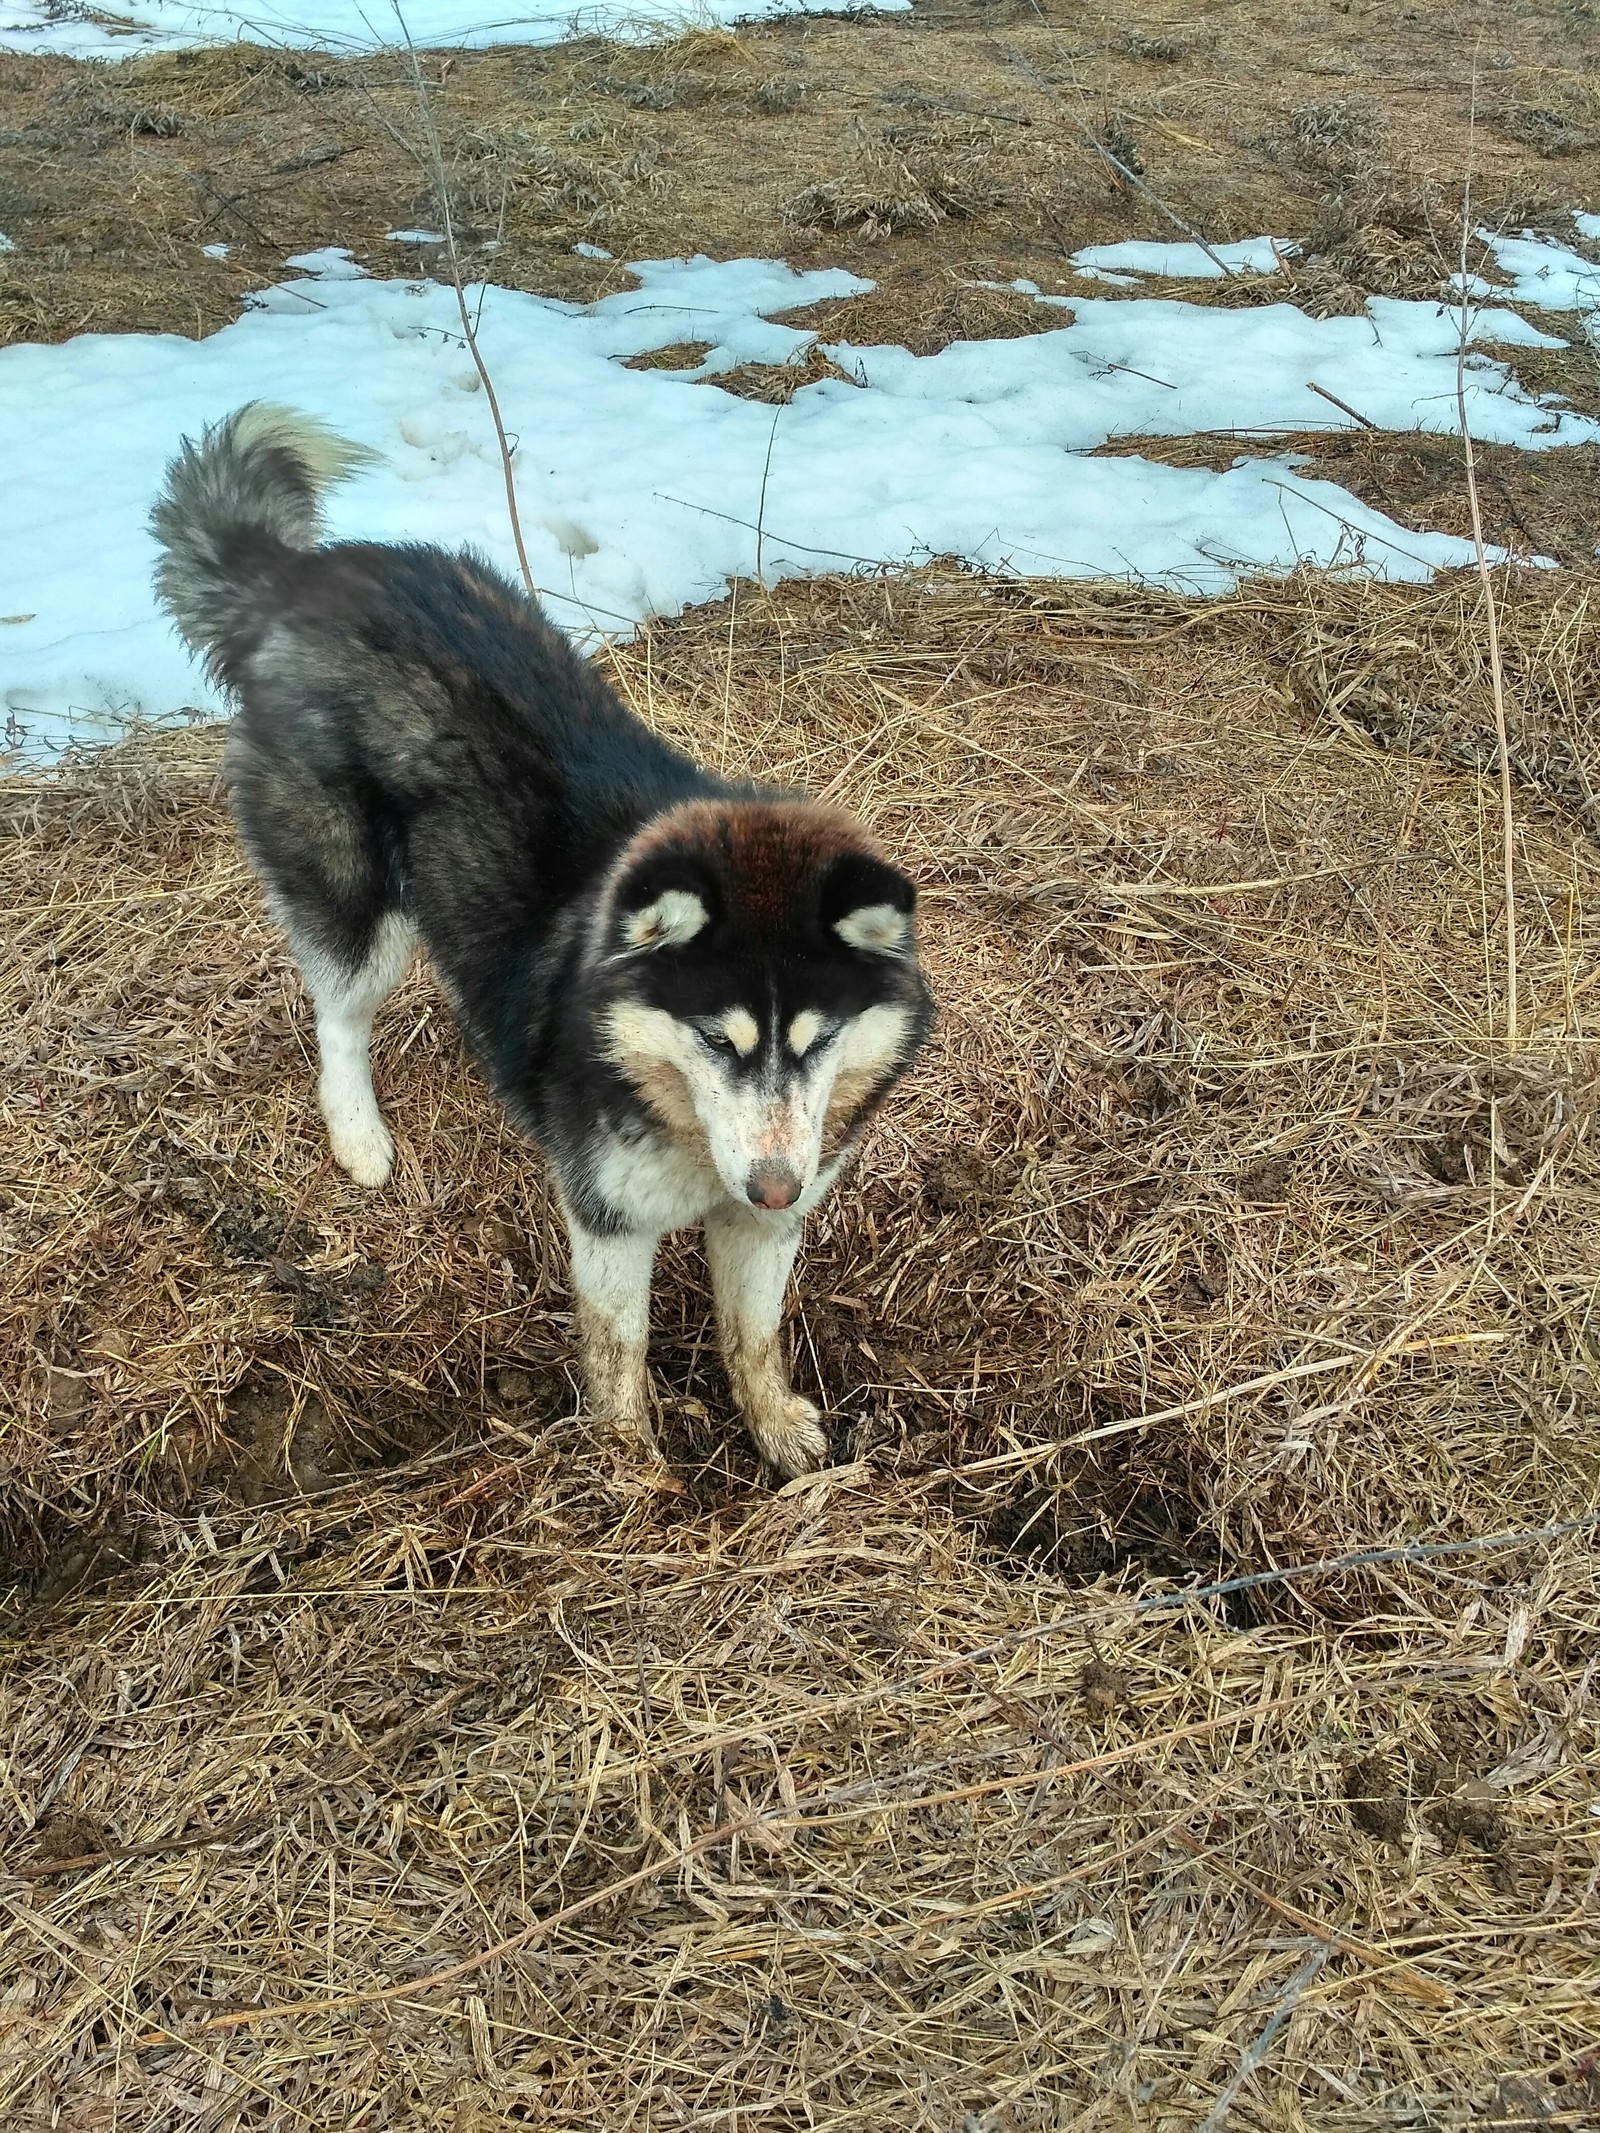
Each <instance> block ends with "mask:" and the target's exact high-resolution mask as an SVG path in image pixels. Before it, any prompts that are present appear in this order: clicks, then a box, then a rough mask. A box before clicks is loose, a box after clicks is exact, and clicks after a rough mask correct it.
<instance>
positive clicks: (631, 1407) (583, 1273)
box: [566, 1213, 661, 1455]
mask: <svg viewBox="0 0 1600 2133" xmlns="http://www.w3.org/2000/svg"><path fill="white" fill-rule="evenodd" d="M566 1220H567V1235H568V1237H569V1239H570V1240H571V1244H572V1288H573V1294H574V1297H575V1299H576V1302H577V1307H578V1345H579V1349H580V1352H581V1355H582V1359H583V1377H584V1383H585V1385H586V1386H587V1388H588V1393H589V1401H590V1404H591V1406H593V1408H594V1409H595V1411H596V1412H597V1413H598V1414H600V1415H603V1416H604V1417H605V1418H606V1420H607V1421H609V1422H610V1423H611V1424H612V1425H613V1426H614V1427H615V1428H616V1429H617V1431H618V1432H619V1433H620V1434H621V1435H622V1436H624V1437H627V1438H629V1439H630V1440H631V1441H632V1442H633V1443H635V1444H636V1445H637V1446H638V1447H639V1449H640V1450H641V1451H643V1452H646V1453H649V1454H651V1455H654V1453H655V1449H656V1440H655V1431H654V1430H653V1429H652V1428H651V1426H650V1375H649V1371H648V1369H647V1368H646V1365H645V1349H646V1346H647V1344H648V1341H649V1337H650V1275H651V1270H652V1269H653V1267H654V1265H655V1257H656V1246H657V1245H658V1244H659V1243H660V1241H661V1240H660V1238H659V1237H653V1236H641V1235H639V1234H637V1233H634V1232H628V1231H624V1232H623V1233H622V1234H620V1235H618V1236H613V1237H602V1236H597V1235H596V1234H595V1232H594V1231H593V1230H591V1229H585V1228H584V1226H583V1224H582V1223H581V1222H579V1221H578V1220H577V1219H576V1218H575V1217H574V1216H573V1215H571V1214H570V1213H569V1214H568V1215H567V1218H566Z"/></svg>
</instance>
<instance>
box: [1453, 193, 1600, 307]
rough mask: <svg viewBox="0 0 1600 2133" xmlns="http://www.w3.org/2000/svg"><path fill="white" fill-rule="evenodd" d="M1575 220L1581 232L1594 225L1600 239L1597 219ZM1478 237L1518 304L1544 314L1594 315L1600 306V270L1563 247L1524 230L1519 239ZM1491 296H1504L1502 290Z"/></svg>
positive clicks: (1487, 232) (1483, 234)
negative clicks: (1575, 313)
mask: <svg viewBox="0 0 1600 2133" xmlns="http://www.w3.org/2000/svg"><path fill="white" fill-rule="evenodd" d="M1574 219H1575V220H1576V222H1577V224H1578V226H1579V228H1580V230H1581V229H1582V228H1583V225H1584V223H1585V222H1593V223H1594V224H1595V225H1596V231H1595V233H1596V234H1597V235H1600V216H1595V215H1578V216H1576V217H1575V218H1574ZM1588 234H1589V232H1588V231H1584V235H1585V236H1587V235H1588ZM1478 235H1479V236H1480V237H1481V238H1482V239H1483V241H1484V243H1485V244H1486V245H1487V246H1488V247H1489V250H1490V251H1491V252H1492V253H1493V254H1494V263H1495V265H1496V266H1497V267H1498V268H1499V269H1500V271H1501V273H1502V274H1504V275H1507V276H1508V277H1509V279H1510V281H1511V289H1510V291H1509V293H1510V295H1511V296H1512V297H1513V298H1514V299H1515V300H1516V302H1518V303H1519V304H1533V305H1534V306H1535V307H1536V308H1538V309H1540V310H1543V311H1593V310H1594V309H1595V308H1596V307H1597V306H1600V267H1597V266H1596V265H1595V263H1594V261H1593V260H1592V259H1583V258H1580V257H1579V255H1578V254H1577V253H1576V252H1571V251H1568V249H1567V247H1566V246H1565V245H1562V244H1552V243H1551V242H1550V240H1549V239H1548V238H1545V237H1535V236H1533V235H1531V234H1530V233H1529V232H1528V231H1526V230H1525V231H1524V232H1523V234H1522V235H1521V236H1520V237H1498V236H1496V235H1495V233H1494V231H1493V230H1479V232H1478ZM1480 286H1481V285H1480ZM1494 293H1495V294H1496V295H1497V296H1504V295H1506V294H1507V292H1506V291H1505V290H1503V289H1499V290H1496V291H1495V292H1494Z"/></svg>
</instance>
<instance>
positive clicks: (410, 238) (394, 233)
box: [383, 230, 444, 244]
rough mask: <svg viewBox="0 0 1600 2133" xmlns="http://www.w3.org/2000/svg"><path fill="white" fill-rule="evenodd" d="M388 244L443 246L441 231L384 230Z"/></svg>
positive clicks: (442, 233)
mask: <svg viewBox="0 0 1600 2133" xmlns="http://www.w3.org/2000/svg"><path fill="white" fill-rule="evenodd" d="M383 234H384V236H385V238H386V239H387V240H388V242H389V243H390V244H443V243H444V232H443V231H442V230H385V231H384V233H383Z"/></svg>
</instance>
